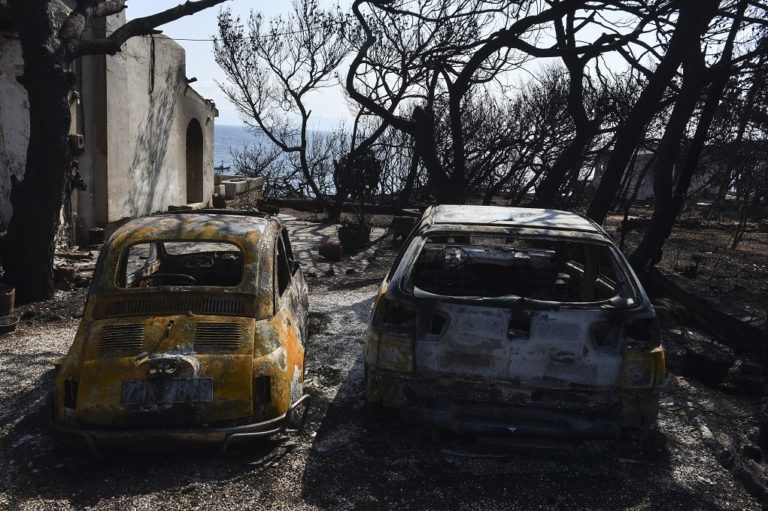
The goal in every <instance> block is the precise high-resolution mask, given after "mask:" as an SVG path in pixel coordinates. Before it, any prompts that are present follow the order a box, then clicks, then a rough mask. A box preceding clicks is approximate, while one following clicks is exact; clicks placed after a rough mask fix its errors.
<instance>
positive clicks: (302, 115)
mask: <svg viewBox="0 0 768 511" xmlns="http://www.w3.org/2000/svg"><path fill="white" fill-rule="evenodd" d="M347 25H348V23H347V16H346V15H345V14H343V13H342V12H341V11H340V10H339V9H338V8H336V9H331V10H325V9H321V8H320V7H319V6H318V3H317V0H296V1H295V2H294V3H293V12H292V13H291V14H290V15H288V16H287V17H282V16H280V17H277V18H274V19H272V20H270V21H268V22H267V21H266V20H264V18H263V17H262V15H261V14H260V13H258V12H253V11H252V12H251V15H250V16H249V18H248V20H247V21H246V22H245V24H244V23H243V22H241V20H240V19H239V18H237V19H236V18H234V17H233V16H232V13H231V12H230V11H229V10H225V11H223V12H221V13H220V14H219V38H217V40H216V44H215V50H214V51H215V57H216V62H217V63H218V64H219V66H221V68H222V69H223V70H224V73H225V74H226V76H227V78H228V79H229V83H227V84H222V85H221V90H222V91H223V92H224V94H225V95H226V96H227V98H228V99H229V100H230V101H231V102H232V103H233V104H234V105H235V107H236V108H237V110H238V111H239V112H240V113H241V114H242V115H243V120H244V122H245V123H246V124H247V125H248V126H250V127H252V128H254V129H258V130H260V131H261V132H263V133H264V135H266V136H267V138H268V139H269V140H270V141H271V142H272V143H273V144H275V146H277V147H279V148H280V149H281V150H282V151H283V152H285V153H293V154H295V155H297V157H298V160H299V168H300V169H301V172H302V174H303V177H304V181H305V183H306V184H307V186H308V187H309V188H310V189H311V191H312V193H313V194H314V196H315V198H316V199H317V200H319V201H321V202H322V203H326V202H327V201H326V199H325V198H324V197H323V193H322V191H321V190H320V187H319V186H318V183H317V182H315V179H314V177H313V176H312V170H311V162H310V161H309V155H308V147H309V145H310V136H309V129H310V128H309V120H310V116H311V114H312V112H311V110H309V109H308V108H307V105H306V101H307V96H308V95H309V94H311V93H312V92H315V91H318V90H321V89H323V88H326V87H329V86H331V85H333V83H334V73H335V71H336V70H337V68H338V66H339V64H340V63H341V61H342V60H343V59H344V57H345V56H346V55H347V54H348V46H349V45H348V38H347V35H346V31H347Z"/></svg>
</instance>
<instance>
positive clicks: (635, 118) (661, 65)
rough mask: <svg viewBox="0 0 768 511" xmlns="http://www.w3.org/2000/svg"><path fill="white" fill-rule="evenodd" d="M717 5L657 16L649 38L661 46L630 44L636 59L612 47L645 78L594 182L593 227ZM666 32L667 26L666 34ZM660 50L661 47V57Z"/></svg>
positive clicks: (681, 6) (681, 5)
mask: <svg viewBox="0 0 768 511" xmlns="http://www.w3.org/2000/svg"><path fill="white" fill-rule="evenodd" d="M718 3H719V2H718V1H717V0H706V1H699V0H680V1H678V2H675V3H673V6H674V8H675V11H674V12H673V13H671V15H669V16H663V17H659V18H658V19H656V20H655V21H654V24H655V27H656V30H655V36H656V38H657V40H659V41H663V44H658V45H653V44H648V43H645V42H643V41H642V40H636V41H634V43H635V44H636V45H638V46H640V48H641V50H640V51H641V53H640V55H636V54H635V53H633V51H632V48H631V47H621V48H618V51H619V52H620V53H622V55H624V57H625V58H626V59H627V61H628V62H629V64H630V65H632V66H633V67H635V68H636V69H638V70H640V71H642V72H644V73H645V74H646V78H647V81H646V85H645V88H644V89H643V91H642V92H641V93H640V95H639V96H638V98H637V101H636V102H635V104H634V106H633V108H632V111H631V112H630V113H629V116H628V117H627V119H626V121H625V122H624V124H623V125H622V126H621V127H620V128H619V129H618V131H617V134H616V141H615V144H614V146H613V151H612V152H611V156H610V158H609V160H608V163H607V165H606V172H605V173H604V174H603V175H602V177H601V179H600V183H599V184H598V186H597V189H596V191H595V194H594V197H593V199H592V202H591V204H590V206H589V209H588V211H587V214H588V216H589V217H590V218H592V219H593V220H595V221H596V222H598V223H602V222H603V221H604V220H605V217H606V215H607V214H608V211H609V209H610V207H611V204H612V202H613V199H614V197H615V196H616V194H617V192H618V190H619V187H620V185H621V181H622V176H623V175H624V172H625V171H626V168H627V166H628V164H629V162H630V160H631V158H632V155H633V153H634V151H635V148H636V147H637V146H638V144H639V143H640V141H641V140H642V139H643V138H644V135H645V131H646V128H647V126H648V123H649V122H650V121H651V120H652V119H653V118H654V116H655V115H656V113H657V112H658V111H659V109H660V108H661V106H662V104H663V101H662V100H663V98H664V96H665V93H666V92H667V89H668V87H670V85H674V84H673V80H674V78H675V77H676V76H677V70H678V68H679V67H680V64H681V63H682V62H683V59H684V57H685V56H686V54H688V55H691V53H690V48H691V45H692V42H691V41H694V40H695V41H700V40H701V37H702V36H703V35H704V33H705V32H706V31H707V29H708V27H709V24H710V22H711V21H712V19H713V18H714V16H715V14H716V9H717V4H718ZM669 27H673V28H672V29H671V33H670V28H669ZM662 48H666V51H665V52H664V53H663V54H662V53H661V49H662ZM644 57H652V58H654V59H656V60H657V61H658V64H657V65H656V68H655V70H653V71H651V70H650V68H649V67H648V66H647V65H644V63H643V58H644ZM694 66H695V64H692V65H690V66H689V88H692V87H694V83H695V79H694V77H692V76H691V73H694ZM691 94H693V93H691ZM678 113H679V114H682V112H678ZM679 117H680V118H682V117H683V116H682V115H679Z"/></svg>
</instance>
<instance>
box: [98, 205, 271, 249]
mask: <svg viewBox="0 0 768 511" xmlns="http://www.w3.org/2000/svg"><path fill="white" fill-rule="evenodd" d="M271 223H277V224H279V220H277V219H276V218H274V217H270V216H268V215H265V214H263V213H249V212H244V211H227V210H223V211H214V210H204V211H176V212H171V213H163V214H160V215H152V216H146V217H142V218H136V219H134V220H130V221H128V222H127V223H126V224H125V225H123V226H121V227H120V228H119V229H117V230H116V231H115V233H114V234H113V236H112V239H113V240H114V242H115V243H122V242H124V241H128V240H136V239H141V238H146V239H188V238H196V239H207V240H219V239H221V240H226V239H232V238H245V237H248V236H253V235H256V236H257V237H260V236H261V235H262V234H263V233H264V232H265V231H266V229H267V227H268V226H269V225H270V224H271Z"/></svg>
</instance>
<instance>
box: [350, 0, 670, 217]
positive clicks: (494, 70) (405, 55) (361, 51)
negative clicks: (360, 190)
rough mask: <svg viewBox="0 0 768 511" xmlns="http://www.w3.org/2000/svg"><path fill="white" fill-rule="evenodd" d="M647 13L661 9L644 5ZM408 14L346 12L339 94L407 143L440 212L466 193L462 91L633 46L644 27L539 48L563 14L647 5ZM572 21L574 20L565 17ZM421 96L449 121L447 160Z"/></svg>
mask: <svg viewBox="0 0 768 511" xmlns="http://www.w3.org/2000/svg"><path fill="white" fill-rule="evenodd" d="M656 3H663V2H652V4H653V5H656ZM411 4H412V2H403V1H400V0H396V1H387V2H385V1H374V0H356V1H355V2H354V3H353V6H352V9H353V12H354V13H355V17H356V18H357V19H358V22H359V23H360V25H361V27H362V29H363V31H364V33H365V36H366V37H365V41H364V42H363V44H362V45H361V46H360V47H359V48H358V52H357V55H356V57H355V59H354V60H353V62H352V65H351V67H350V71H349V73H348V74H347V82H346V87H347V91H348V92H349V94H350V96H351V97H352V98H353V99H355V100H356V101H358V102H359V103H360V104H361V105H363V106H364V107H365V108H366V109H367V110H369V111H370V112H372V113H374V114H376V115H379V116H380V117H382V118H384V119H386V120H387V121H388V122H389V123H390V124H392V125H393V126H395V127H396V128H397V129H400V130H402V131H405V132H406V133H409V134H410V135H411V136H413V138H414V141H415V148H416V152H417V154H418V156H419V158H420V160H421V162H422V164H423V165H424V167H425V168H426V169H427V171H428V175H429V178H430V180H431V186H432V188H433V189H434V191H435V197H436V198H437V199H438V200H440V201H442V202H462V201H463V200H464V197H465V196H464V194H465V192H466V190H467V189H468V188H467V184H468V179H469V176H468V168H467V153H466V151H467V147H466V144H465V137H466V136H468V135H467V131H466V130H465V129H464V126H463V112H464V107H463V104H464V102H465V100H466V98H467V95H468V93H469V92H470V90H471V89H473V88H474V87H476V86H478V85H483V84H489V83H492V82H493V81H494V80H495V79H496V78H497V77H498V76H499V74H500V73H503V72H505V71H508V70H510V69H514V68H516V67H519V66H520V65H522V64H523V63H525V62H526V61H527V60H529V59H530V58H533V57H559V56H562V55H564V54H573V55H585V54H587V53H591V54H600V53H602V52H606V51H610V50H612V49H615V48H617V47H620V46H621V45H623V44H626V43H627V42H628V41H631V40H634V39H635V38H636V37H638V36H639V34H640V33H641V31H642V26H643V25H644V24H645V23H647V22H648V20H647V19H646V18H644V17H640V18H638V21H637V22H636V23H635V24H633V25H632V26H630V27H622V28H623V29H622V30H618V29H617V30H616V31H614V32H612V33H605V34H602V35H600V36H599V37H597V38H595V39H594V40H593V41H589V42H586V43H575V44H574V45H572V47H561V46H560V45H559V44H558V43H557V41H555V42H554V43H553V44H552V45H550V46H541V45H540V44H541V41H542V40H547V38H546V37H545V35H546V33H547V31H551V29H552V24H553V23H554V22H555V20H557V19H560V18H562V17H564V16H567V15H568V13H576V12H579V11H584V14H583V17H584V18H585V19H586V20H592V19H595V17H596V16H598V14H597V13H598V12H600V11H601V10H602V9H605V8H606V7H607V6H609V5H619V4H622V5H623V4H631V5H632V6H634V7H636V8H637V9H640V7H642V6H646V5H647V4H648V2H596V1H586V0H583V1H577V0H563V1H557V2H555V1H552V2H537V1H525V2H503V1H501V0H497V1H482V0H431V1H428V2H419V3H418V4H417V5H416V6H415V7H414V6H412V5H411ZM364 8H365V9H364ZM364 10H365V13H364ZM590 12H591V13H592V14H589V13H590ZM643 12H645V11H643ZM577 19H581V15H579V16H574V20H577ZM382 20H384V22H382ZM403 33H406V34H410V35H409V37H410V39H411V40H413V41H414V43H412V44H408V45H402V49H401V51H400V52H399V53H398V54H397V55H396V56H395V57H393V58H390V59H389V60H384V61H380V60H377V59H376V58H375V56H374V52H375V51H376V48H377V46H378V45H379V44H380V42H381V41H382V40H397V39H398V38H402V37H403V36H402V34H403ZM372 76H376V77H380V76H383V77H384V78H383V79H382V80H378V81H377V83H378V84H379V86H378V87H371V86H370V83H371V82H373V81H374V80H373V79H372ZM390 84H397V87H392V86H389V85H390ZM403 88H405V91H406V92H405V93H403V92H402V90H403ZM395 91H397V92H395ZM430 95H432V96H433V97H434V96H435V95H441V96H445V98H446V104H447V105H448V116H447V117H446V118H444V119H440V120H439V121H440V122H446V123H447V125H448V131H449V133H450V138H449V142H450V144H451V146H450V147H451V155H450V159H443V158H441V155H440V154H439V152H438V148H437V141H438V139H437V136H436V135H437V132H438V127H437V126H436V124H435V123H436V122H438V119H437V118H436V117H435V112H434V111H433V110H431V109H429V108H428V105H429V98H430ZM414 99H419V100H420V101H413V100H414Z"/></svg>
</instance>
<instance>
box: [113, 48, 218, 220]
mask: <svg viewBox="0 0 768 511" xmlns="http://www.w3.org/2000/svg"><path fill="white" fill-rule="evenodd" d="M152 46H153V38H150V37H137V38H134V39H131V40H129V41H128V43H127V44H126V45H125V46H124V48H123V51H122V52H120V53H118V54H117V55H115V56H113V57H106V76H107V82H106V109H107V117H108V119H109V123H108V131H107V147H108V150H107V151H108V156H107V167H108V174H107V181H108V183H107V193H108V196H109V201H108V212H107V222H114V221H118V220H121V219H123V218H126V217H134V216H140V215H146V214H150V213H153V212H156V211H162V210H166V209H167V208H168V206H170V205H183V204H186V203H187V190H186V150H187V148H186V133H187V126H188V124H189V122H190V120H191V119H192V118H196V119H197V120H198V122H199V123H200V125H201V126H202V127H203V140H204V150H203V172H204V183H205V187H204V193H203V202H209V201H210V199H211V196H212V194H213V116H214V113H215V110H214V109H213V107H212V106H210V105H209V104H208V103H206V102H205V101H203V100H202V98H200V97H199V96H198V95H197V93H195V92H194V91H193V90H192V89H191V88H190V87H189V85H188V84H187V81H186V78H187V77H186V65H185V54H184V49H183V48H182V47H181V46H179V45H178V44H176V43H175V42H173V41H172V40H170V39H167V38H165V37H163V36H155V37H154V66H153V50H152Z"/></svg>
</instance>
